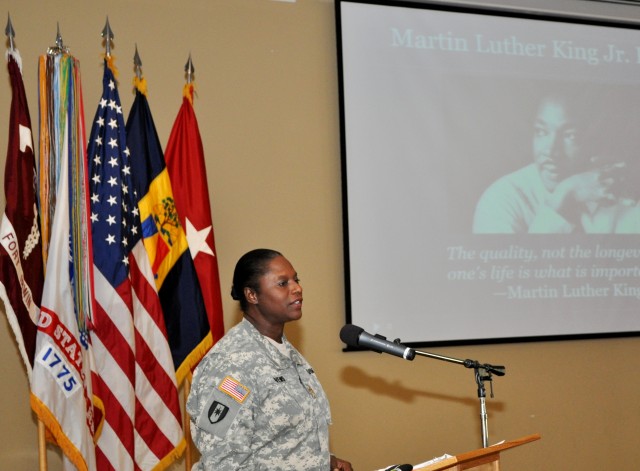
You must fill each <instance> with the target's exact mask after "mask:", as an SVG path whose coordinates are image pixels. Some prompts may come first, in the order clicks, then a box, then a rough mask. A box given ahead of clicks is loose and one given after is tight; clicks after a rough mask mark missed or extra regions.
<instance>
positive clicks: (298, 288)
mask: <svg viewBox="0 0 640 471" xmlns="http://www.w3.org/2000/svg"><path fill="white" fill-rule="evenodd" d="M291 292H292V293H294V294H297V293H300V294H302V285H301V284H300V282H299V281H293V282H292V284H291Z"/></svg>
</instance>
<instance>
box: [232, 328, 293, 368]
mask: <svg viewBox="0 0 640 471" xmlns="http://www.w3.org/2000/svg"><path fill="white" fill-rule="evenodd" d="M241 327H242V328H243V329H244V330H245V332H247V334H248V335H249V336H251V337H252V338H254V339H255V340H256V343H257V344H258V345H259V346H260V347H261V348H262V349H263V350H264V352H265V354H266V356H267V358H269V359H270V360H271V361H272V362H273V363H274V365H275V366H276V368H278V369H280V370H285V369H287V368H291V363H292V362H294V363H295V362H296V360H295V359H296V358H297V357H298V356H299V355H297V354H296V350H295V349H294V348H293V345H291V343H289V341H288V340H287V338H286V337H285V336H284V334H283V335H282V342H283V343H285V344H286V345H287V347H289V351H290V352H291V358H287V357H286V356H284V355H283V354H282V353H280V351H278V349H277V348H276V347H274V346H273V345H271V342H269V340H268V339H267V338H266V337H265V336H264V335H262V334H261V333H260V332H259V331H258V329H256V328H255V326H254V325H253V324H252V323H251V322H249V321H248V320H246V319H244V318H243V319H242V323H241Z"/></svg>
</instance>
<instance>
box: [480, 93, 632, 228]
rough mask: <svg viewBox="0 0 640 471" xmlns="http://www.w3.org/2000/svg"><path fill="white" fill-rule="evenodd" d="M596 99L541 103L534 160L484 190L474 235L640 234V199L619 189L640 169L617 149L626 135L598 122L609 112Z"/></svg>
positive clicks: (564, 97)
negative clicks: (611, 132) (614, 133)
mask: <svg viewBox="0 0 640 471" xmlns="http://www.w3.org/2000/svg"><path fill="white" fill-rule="evenodd" d="M591 101H593V100H590V98H589V96H585V95H584V94H583V95H581V96H580V94H572V96H569V95H568V94H562V95H556V94H547V95H545V96H544V98H542V100H541V101H540V102H539V105H538V107H537V111H536V113H535V117H534V121H533V130H532V131H533V136H532V151H533V162H532V163H530V164H529V165H526V166H525V167H523V168H521V169H519V170H516V171H515V172H513V173H510V174H508V175H505V176H503V177H501V178H499V179H498V180H496V181H495V182H494V183H492V184H491V185H490V186H489V187H488V188H487V189H486V190H485V191H484V193H483V194H482V196H481V197H480V200H479V201H478V203H477V206H476V209H475V214H474V219H473V232H474V233H475V234H483V233H484V234H517V233H538V234H567V233H589V234H607V233H610V234H612V233H615V234H625V233H626V234H637V233H640V206H639V205H638V200H637V198H635V197H628V195H625V192H624V191H622V192H621V191H620V188H622V187H624V185H625V181H624V180H625V178H626V179H629V176H630V175H632V174H634V172H630V168H631V167H633V168H634V169H635V168H636V167H637V165H636V163H635V162H634V163H633V165H631V166H630V165H629V164H630V162H627V161H626V160H628V159H626V158H625V157H623V156H622V155H621V154H624V152H622V153H620V152H618V149H624V148H625V144H624V142H615V143H613V140H617V141H620V138H618V137H616V136H611V135H607V134H609V133H608V132H607V131H605V130H604V129H603V127H602V126H600V125H595V124H594V122H595V121H598V122H599V123H604V122H605V121H606V116H604V115H606V113H604V112H603V111H602V109H600V108H599V109H600V112H596V111H594V110H593V109H592V108H591V109H589V106H590V105H592V104H593V103H591ZM589 122H590V123H591V124H588V123H589ZM605 127H607V126H605ZM610 127H611V126H608V128H610ZM608 142H609V143H608ZM610 144H611V145H610ZM621 144H622V145H621ZM630 146H634V144H629V145H627V146H626V148H628V147H630ZM636 151H638V150H637V147H636ZM634 180H635V178H634ZM627 183H629V182H627ZM633 183H634V185H635V186H638V184H639V183H640V182H638V181H634V182H633Z"/></svg>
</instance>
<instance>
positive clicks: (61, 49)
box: [47, 22, 69, 56]
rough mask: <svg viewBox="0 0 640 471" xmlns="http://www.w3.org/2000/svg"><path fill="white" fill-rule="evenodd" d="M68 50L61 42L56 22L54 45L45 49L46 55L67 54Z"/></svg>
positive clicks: (58, 25) (58, 23)
mask: <svg viewBox="0 0 640 471" xmlns="http://www.w3.org/2000/svg"><path fill="white" fill-rule="evenodd" d="M68 53H69V48H68V47H67V46H65V45H64V43H63V42H62V35H61V34H60V22H56V45H55V46H51V47H50V48H49V49H47V54H48V55H50V56H55V55H57V54H68Z"/></svg>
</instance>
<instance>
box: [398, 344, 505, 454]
mask: <svg viewBox="0 0 640 471" xmlns="http://www.w3.org/2000/svg"><path fill="white" fill-rule="evenodd" d="M394 342H396V343H399V342H400V340H399V339H397V340H395V341H394ZM414 352H415V354H416V355H419V356H423V357H428V358H433V359H435V360H442V361H446V362H449V363H456V364H458V365H462V366H464V367H465V368H469V369H471V368H473V370H474V372H475V378H476V384H477V385H478V398H479V399H480V422H481V428H482V446H483V447H484V448H486V447H488V446H489V427H488V424H487V406H486V396H487V394H486V390H485V387H484V382H485V381H489V382H490V384H491V397H493V378H492V375H493V374H495V375H496V376H504V375H505V373H506V371H505V367H504V366H496V365H489V364H488V363H484V364H481V363H479V362H477V361H475V360H468V359H467V360H460V359H458V358H453V357H447V356H444V355H437V354H435V353H429V352H423V351H420V350H414Z"/></svg>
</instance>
